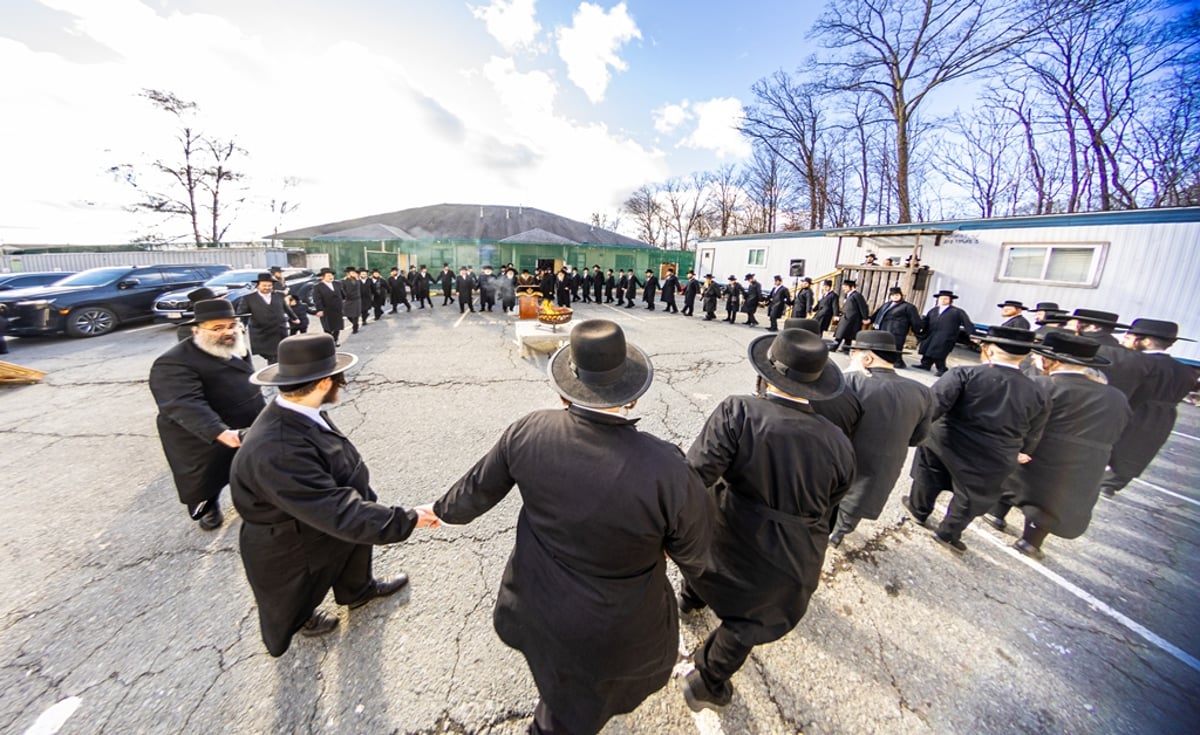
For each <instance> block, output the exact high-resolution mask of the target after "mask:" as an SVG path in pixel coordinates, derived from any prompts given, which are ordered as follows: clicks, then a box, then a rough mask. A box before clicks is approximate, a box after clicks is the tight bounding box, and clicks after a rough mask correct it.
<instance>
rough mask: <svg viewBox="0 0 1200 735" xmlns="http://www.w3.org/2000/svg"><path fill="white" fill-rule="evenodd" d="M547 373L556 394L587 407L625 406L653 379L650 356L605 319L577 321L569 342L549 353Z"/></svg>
mask: <svg viewBox="0 0 1200 735" xmlns="http://www.w3.org/2000/svg"><path fill="white" fill-rule="evenodd" d="M546 373H547V374H548V375H549V376H550V382H551V384H553V385H554V387H555V389H556V390H557V391H558V393H559V395H561V396H562V397H563V398H565V399H566V400H568V401H570V402H571V403H574V404H576V405H579V406H584V407H587V408H613V407H615V406H624V405H626V404H628V403H631V402H633V401H634V400H636V399H637V398H640V397H641V396H642V395H643V394H644V393H645V392H646V391H647V390H649V389H650V383H651V381H653V380H654V366H653V365H652V364H651V363H650V358H649V357H647V355H646V353H645V352H643V351H642V350H641V349H640V348H639V347H637V346H636V345H632V344H629V343H628V342H626V341H625V332H624V331H622V329H621V327H620V326H619V325H618V324H617V323H616V322H612V321H609V320H607V319H588V320H587V321H582V322H579V323H578V324H576V325H575V328H574V329H572V330H571V342H570V343H569V344H567V345H565V346H564V347H563V348H562V349H560V350H559V351H558V352H555V353H554V355H553V356H551V358H550V362H549V363H548V364H547V365H546Z"/></svg>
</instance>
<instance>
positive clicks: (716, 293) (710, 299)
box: [701, 281, 721, 311]
mask: <svg viewBox="0 0 1200 735" xmlns="http://www.w3.org/2000/svg"><path fill="white" fill-rule="evenodd" d="M701 298H702V299H703V300H704V311H716V310H717V302H718V301H720V300H721V284H719V283H717V282H716V281H713V282H712V283H710V284H708V285H707V286H705V287H704V290H703V291H702V292H701Z"/></svg>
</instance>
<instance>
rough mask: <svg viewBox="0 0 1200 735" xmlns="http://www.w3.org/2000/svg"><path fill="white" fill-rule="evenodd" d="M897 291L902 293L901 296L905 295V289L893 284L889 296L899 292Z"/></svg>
mask: <svg viewBox="0 0 1200 735" xmlns="http://www.w3.org/2000/svg"><path fill="white" fill-rule="evenodd" d="M897 293H898V294H900V295H901V296H903V295H904V289H902V288H900V287H899V286H892V287H891V288H889V289H888V296H891V295H892V294H897Z"/></svg>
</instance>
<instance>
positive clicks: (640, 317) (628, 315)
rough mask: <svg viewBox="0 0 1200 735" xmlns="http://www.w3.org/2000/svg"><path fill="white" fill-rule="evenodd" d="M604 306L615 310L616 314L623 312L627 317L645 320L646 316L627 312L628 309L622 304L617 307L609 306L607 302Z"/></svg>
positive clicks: (640, 320)
mask: <svg viewBox="0 0 1200 735" xmlns="http://www.w3.org/2000/svg"><path fill="white" fill-rule="evenodd" d="M604 308H605V309H612V310H613V311H615V312H617V313H618V314H624V315H625V316H627V317H629V318H630V319H635V320H637V321H639V322H644V321H646V317H644V316H638V315H637V314H630V313H628V312H629V311H630V310H628V309H626V308H625V307H624V306H621V307H617V306H609V305H608V304H605V305H604Z"/></svg>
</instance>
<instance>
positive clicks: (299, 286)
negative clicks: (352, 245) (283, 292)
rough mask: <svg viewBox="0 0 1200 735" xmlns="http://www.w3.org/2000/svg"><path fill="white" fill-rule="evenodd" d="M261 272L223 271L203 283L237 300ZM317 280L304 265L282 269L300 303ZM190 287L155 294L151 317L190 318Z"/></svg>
mask: <svg viewBox="0 0 1200 735" xmlns="http://www.w3.org/2000/svg"><path fill="white" fill-rule="evenodd" d="M262 272H263V271H262V269H261V268H238V269H237V270H230V271H225V272H224V273H222V274H220V275H219V276H216V277H215V278H211V279H209V280H207V281H205V282H204V286H206V287H207V288H210V289H212V291H213V293H215V294H217V296H219V297H220V298H223V299H226V300H228V301H232V302H234V303H237V301H238V299H240V298H242V297H243V296H245V295H246V294H249V293H252V292H253V291H254V289H255V284H254V279H255V278H256V277H257V276H258V274H259V273H262ZM318 280H319V279H318V278H317V275H316V274H315V273H313V272H312V271H310V270H308V269H307V268H284V269H283V283H284V285H285V286H287V289H288V292H289V293H291V294H292V295H294V296H295V297H296V300H297V301H299V302H300V303H302V304H306V305H310V304H311V300H312V287H313V284H315V283H317V281H318ZM193 290H195V289H194V287H193V288H183V289H179V290H178V291H171V292H169V293H165V294H163V295H162V296H159V297H158V299H157V300H156V301H155V302H154V320H155V321H161V322H180V321H183V320H184V319H191V318H192V309H191V303H190V302H189V301H188V296H187V295H188V294H189V293H191V292H192V291H193Z"/></svg>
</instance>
